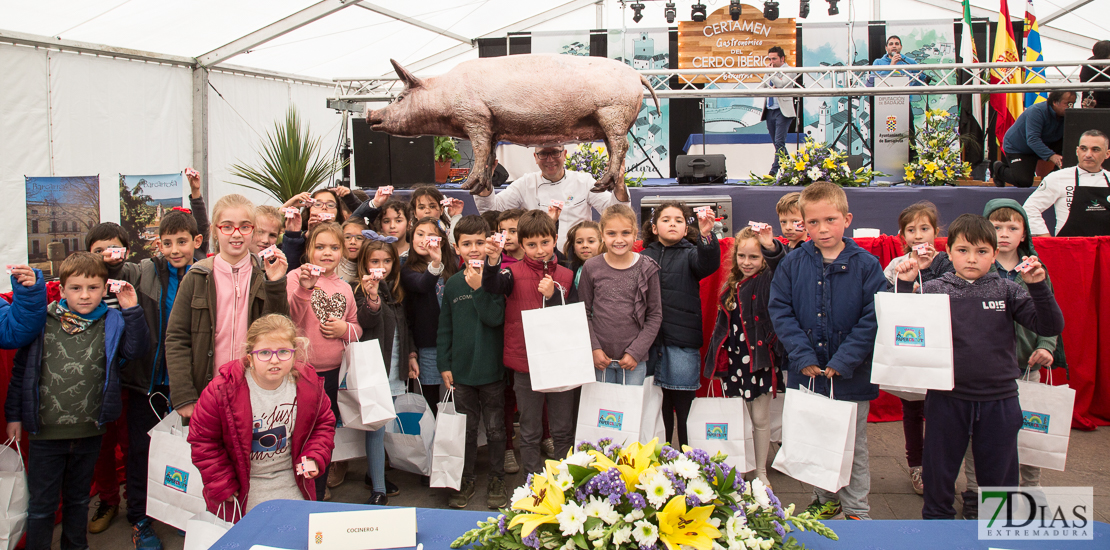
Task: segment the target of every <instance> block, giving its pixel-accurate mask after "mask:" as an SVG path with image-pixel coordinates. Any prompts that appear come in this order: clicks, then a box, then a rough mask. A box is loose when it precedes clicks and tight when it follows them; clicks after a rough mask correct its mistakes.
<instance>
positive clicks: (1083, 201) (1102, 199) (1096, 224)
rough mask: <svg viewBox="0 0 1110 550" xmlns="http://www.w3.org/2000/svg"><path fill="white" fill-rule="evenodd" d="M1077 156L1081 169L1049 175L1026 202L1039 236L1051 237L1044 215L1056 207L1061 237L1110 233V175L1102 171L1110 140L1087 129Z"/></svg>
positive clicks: (1031, 224) (1031, 225) (1033, 230)
mask: <svg viewBox="0 0 1110 550" xmlns="http://www.w3.org/2000/svg"><path fill="white" fill-rule="evenodd" d="M1075 154H1076V156H1077V157H1079V166H1077V167H1075V168H1069V169H1064V170H1057V171H1055V172H1053V173H1051V174H1049V175H1047V176H1045V177H1044V179H1042V180H1041V184H1040V186H1038V187H1037V190H1036V191H1033V194H1031V195H1029V198H1028V199H1025V205H1024V208H1025V212H1026V213H1027V214H1028V215H1029V232H1030V233H1032V234H1033V236H1035V237H1037V236H1048V234H1049V233H1048V226H1047V225H1045V222H1044V219H1043V218H1042V217H1041V213H1042V212H1044V211H1045V210H1048V208H1049V207H1052V206H1055V208H1056V231H1055V234H1056V236H1057V237H1092V236H1098V235H1108V234H1110V203H1108V195H1110V172H1107V171H1106V170H1103V169H1102V162H1103V161H1104V160H1106V158H1107V157H1108V156H1110V139H1108V138H1107V137H1106V134H1104V133H1102V132H1100V131H1098V130H1087V131H1086V132H1083V134H1082V135H1081V136H1079V146H1078V147H1076V148H1075Z"/></svg>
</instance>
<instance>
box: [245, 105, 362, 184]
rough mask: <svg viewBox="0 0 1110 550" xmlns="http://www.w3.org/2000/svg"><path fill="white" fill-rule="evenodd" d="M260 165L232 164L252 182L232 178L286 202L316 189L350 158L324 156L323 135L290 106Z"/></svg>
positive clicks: (264, 149) (277, 124) (264, 147)
mask: <svg viewBox="0 0 1110 550" xmlns="http://www.w3.org/2000/svg"><path fill="white" fill-rule="evenodd" d="M260 155H261V156H262V162H261V163H260V164H259V165H258V166H248V165H246V164H243V163H239V162H237V163H235V164H232V165H231V174H232V175H233V176H238V177H240V178H243V179H245V180H247V181H249V182H251V183H250V184H245V183H238V182H231V183H234V184H235V185H241V186H243V187H251V188H255V189H259V190H261V191H263V192H265V193H267V194H269V195H270V196H272V197H274V198H275V199H277V201H278V202H279V203H284V202H286V201H288V200H289V199H291V198H293V197H294V196H296V195H299V194H300V193H304V192H308V191H312V190H313V189H316V187H318V186H319V185H320V184H321V183H324V182H325V181H327V180H328V178H330V177H331V176H332V174H335V173H336V172H338V171H339V170H340V169H342V168H343V167H344V166H346V165H347V161H345V160H339V159H333V158H331V157H321V156H320V138H313V137H312V134H311V132H310V131H309V127H308V125H307V124H305V125H303V127H302V124H301V119H300V118H299V117H298V116H297V110H296V109H295V108H294V107H292V106H290V107H289V110H287V111H286V112H285V121H284V123H282V122H281V121H277V122H274V128H273V130H272V131H271V132H267V134H266V141H264V142H262V147H261V151H260Z"/></svg>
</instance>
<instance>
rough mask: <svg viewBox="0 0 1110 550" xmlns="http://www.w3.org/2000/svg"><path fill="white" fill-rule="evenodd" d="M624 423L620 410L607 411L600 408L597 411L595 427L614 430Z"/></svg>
mask: <svg viewBox="0 0 1110 550" xmlns="http://www.w3.org/2000/svg"><path fill="white" fill-rule="evenodd" d="M622 424H624V413H622V412H620V411H607V410H605V409H601V410H600V411H598V413H597V427H598V428H612V429H614V430H619V429H621V425H622Z"/></svg>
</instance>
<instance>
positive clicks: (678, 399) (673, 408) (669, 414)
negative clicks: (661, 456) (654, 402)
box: [663, 388, 697, 448]
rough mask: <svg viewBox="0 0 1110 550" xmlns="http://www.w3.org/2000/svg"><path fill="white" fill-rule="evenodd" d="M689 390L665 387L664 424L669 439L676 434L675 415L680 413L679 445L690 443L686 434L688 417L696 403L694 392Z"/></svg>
mask: <svg viewBox="0 0 1110 550" xmlns="http://www.w3.org/2000/svg"><path fill="white" fill-rule="evenodd" d="M695 393H697V392H694V391H688V390H668V389H667V388H663V426H664V427H665V428H666V430H667V439H670V438H671V435H672V434H674V416H675V414H677V415H678V446H675V445H671V446H672V447H676V448H681V445H689V444H690V438H689V437H687V434H686V419H688V418H689V417H690V405H691V404H693V403H694V394H695Z"/></svg>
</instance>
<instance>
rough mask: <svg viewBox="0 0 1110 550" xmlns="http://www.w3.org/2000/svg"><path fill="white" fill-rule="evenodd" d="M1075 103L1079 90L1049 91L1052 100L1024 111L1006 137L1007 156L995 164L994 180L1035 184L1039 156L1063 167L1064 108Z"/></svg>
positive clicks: (1002, 183)
mask: <svg viewBox="0 0 1110 550" xmlns="http://www.w3.org/2000/svg"><path fill="white" fill-rule="evenodd" d="M1074 105H1075V92H1061V91H1054V92H1051V93H1049V94H1048V101H1045V102H1043V103H1038V104H1036V105H1034V106H1032V107H1030V108H1028V109H1026V110H1025V112H1024V113H1021V116H1019V117H1018V119H1017V120H1016V121H1015V122H1014V125H1013V126H1010V129H1009V130H1006V137H1005V139H1003V140H1002V155H1003V160H996V161H995V162H994V165H993V166H991V173H992V174H993V175H994V184H995V185H997V186H998V187H1005V186H1006V184H1007V183H1009V184H1011V185H1014V186H1016V187H1031V186H1032V185H1033V178H1034V177H1036V175H1037V161H1038V160H1047V161H1049V162H1051V163H1052V164H1055V165H1056V168H1063V167H1064V157H1063V156H1061V155H1060V151H1061V148H1062V147H1063V144H1064V111H1065V110H1067V109H1070V108H1071V107H1072V106H1074ZM1054 170H1055V168H1054Z"/></svg>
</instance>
